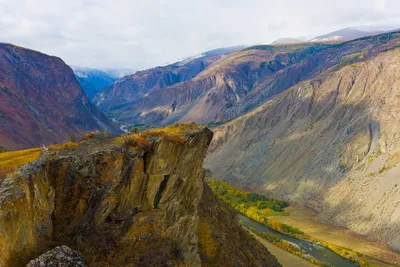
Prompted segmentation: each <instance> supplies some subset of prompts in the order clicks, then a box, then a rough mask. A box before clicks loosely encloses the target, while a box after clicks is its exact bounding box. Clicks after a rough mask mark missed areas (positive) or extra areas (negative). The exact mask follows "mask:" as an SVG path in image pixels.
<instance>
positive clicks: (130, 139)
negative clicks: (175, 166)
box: [121, 133, 150, 150]
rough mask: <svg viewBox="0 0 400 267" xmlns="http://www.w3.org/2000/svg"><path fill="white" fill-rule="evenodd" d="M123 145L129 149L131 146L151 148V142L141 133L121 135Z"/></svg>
mask: <svg viewBox="0 0 400 267" xmlns="http://www.w3.org/2000/svg"><path fill="white" fill-rule="evenodd" d="M121 140H122V143H121V146H122V147H124V148H126V149H129V148H135V149H146V150H147V149H149V148H150V143H149V141H148V140H147V138H146V137H145V136H143V135H139V134H135V133H132V134H125V135H123V136H121Z"/></svg>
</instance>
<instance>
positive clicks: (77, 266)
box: [26, 246, 87, 267]
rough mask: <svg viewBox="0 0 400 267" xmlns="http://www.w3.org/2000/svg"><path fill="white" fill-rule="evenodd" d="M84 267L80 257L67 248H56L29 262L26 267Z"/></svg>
mask: <svg viewBox="0 0 400 267" xmlns="http://www.w3.org/2000/svg"><path fill="white" fill-rule="evenodd" d="M60 266H63V267H86V266H87V265H86V263H85V261H84V260H83V258H82V255H81V254H79V253H78V252H76V251H75V250H72V249H70V248H69V247H67V246H61V247H56V248H54V249H52V250H50V251H48V252H46V253H44V254H42V255H40V256H39V257H38V258H36V259H34V260H31V261H30V262H29V263H28V265H26V267H60Z"/></svg>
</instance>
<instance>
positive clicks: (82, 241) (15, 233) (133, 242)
mask: <svg viewBox="0 0 400 267" xmlns="http://www.w3.org/2000/svg"><path fill="white" fill-rule="evenodd" d="M211 138H212V132H211V131H210V130H208V129H206V128H205V129H201V130H199V131H197V132H190V133H187V134H186V136H185V144H179V143H176V142H173V141H168V140H165V139H158V140H155V141H154V143H153V144H152V149H151V151H150V152H144V151H136V150H128V151H127V150H124V149H121V148H120V147H117V146H115V145H112V144H111V142H108V143H101V144H98V145H96V144H94V145H90V146H85V145H81V147H79V148H77V149H74V150H70V151H64V152H60V151H58V152H54V153H53V152H52V153H48V154H46V155H42V157H41V158H40V159H39V160H38V161H37V162H35V163H33V164H30V165H29V166H27V167H24V168H22V169H21V170H20V171H19V172H17V173H15V174H13V175H12V176H10V177H8V178H6V179H5V180H4V181H3V182H2V184H1V186H0V188H1V192H0V233H1V235H0V252H1V253H0V255H1V256H0V265H1V266H17V265H22V264H26V263H27V262H29V260H30V259H32V258H33V257H35V256H36V255H38V254H40V253H43V252H44V251H46V250H48V249H49V247H54V244H56V245H58V244H59V245H61V244H66V245H69V246H70V247H71V248H73V249H75V250H77V251H79V252H80V253H82V255H83V256H84V258H85V260H86V262H87V263H88V264H89V265H94V264H95V265H96V266H110V264H111V265H112V266H159V265H169V266H177V265H185V266H199V265H202V264H207V263H210V264H211V263H212V264H217V265H219V264H222V263H223V264H228V265H231V266H233V265H256V266H279V264H278V263H277V261H276V259H275V258H274V257H273V256H271V255H270V254H269V252H268V251H267V250H266V249H265V248H264V247H262V245H261V244H259V243H257V242H253V240H252V239H251V238H250V237H249V236H248V235H247V234H245V233H244V231H243V230H242V229H241V227H240V225H239V223H238V222H237V221H236V220H235V217H234V215H233V212H232V210H231V209H229V208H228V207H226V206H224V205H223V204H221V203H220V201H219V200H218V199H216V198H215V197H214V196H213V195H212V193H210V192H209V190H208V188H207V187H206V185H205V184H204V182H203V176H204V174H203V169H202V164H203V159H204V156H205V153H206V151H207V147H208V145H209V143H210V141H211ZM219 218H220V219H219ZM225 224H226V225H225ZM224 225H225V226H226V229H223V228H224V227H225V226H224ZM227 229H229V231H228V230H227ZM246 239H248V240H249V242H246V243H245V244H243V243H242V242H243V240H246ZM228 252H229V253H232V254H230V255H227V254H226V253H228ZM234 255H238V256H237V257H235V256H234Z"/></svg>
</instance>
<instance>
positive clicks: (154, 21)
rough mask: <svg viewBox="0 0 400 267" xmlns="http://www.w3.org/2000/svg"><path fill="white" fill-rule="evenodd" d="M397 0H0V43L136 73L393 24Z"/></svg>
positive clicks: (399, 7)
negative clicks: (181, 60)
mask: <svg viewBox="0 0 400 267" xmlns="http://www.w3.org/2000/svg"><path fill="white" fill-rule="evenodd" d="M399 15H400V2H399V1H397V0H362V1H361V0H352V1H349V0H336V1H331V0H303V1H298V0H280V1H270V0H248V1H243V0H240V1H239V0H202V1H188V0H165V1H163V0H114V1H109V0H69V1H61V0H13V1H9V0H0V27H1V29H2V36H1V40H0V41H2V42H9V43H15V44H18V45H21V46H25V47H29V48H32V49H36V50H40V51H42V52H44V53H48V54H51V55H56V56H59V57H61V58H63V59H64V60H65V61H66V62H67V63H68V64H71V65H82V66H89V67H98V68H105V67H121V68H136V69H143V68H148V67H152V66H155V65H160V64H163V63H165V62H169V61H171V60H172V59H174V58H178V57H182V56H189V55H193V54H196V53H199V52H202V51H205V50H209V49H213V48H217V47H223V46H230V45H237V44H258V43H268V42H271V41H273V40H275V39H278V38H282V37H296V36H310V35H319V34H324V33H327V32H330V31H334V30H337V29H340V28H343V27H348V26H358V25H365V24H399V25H400V20H399V19H398V18H400V16H399Z"/></svg>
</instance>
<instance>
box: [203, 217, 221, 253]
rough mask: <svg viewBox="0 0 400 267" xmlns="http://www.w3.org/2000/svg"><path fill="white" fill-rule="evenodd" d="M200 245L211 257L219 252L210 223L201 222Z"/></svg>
mask: <svg viewBox="0 0 400 267" xmlns="http://www.w3.org/2000/svg"><path fill="white" fill-rule="evenodd" d="M199 245H200V247H201V248H202V249H203V251H204V252H205V254H206V255H207V256H209V257H214V256H215V255H216V252H217V248H216V247H215V241H214V238H213V237H212V231H211V227H210V225H208V224H206V223H203V222H201V223H200V226H199Z"/></svg>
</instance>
